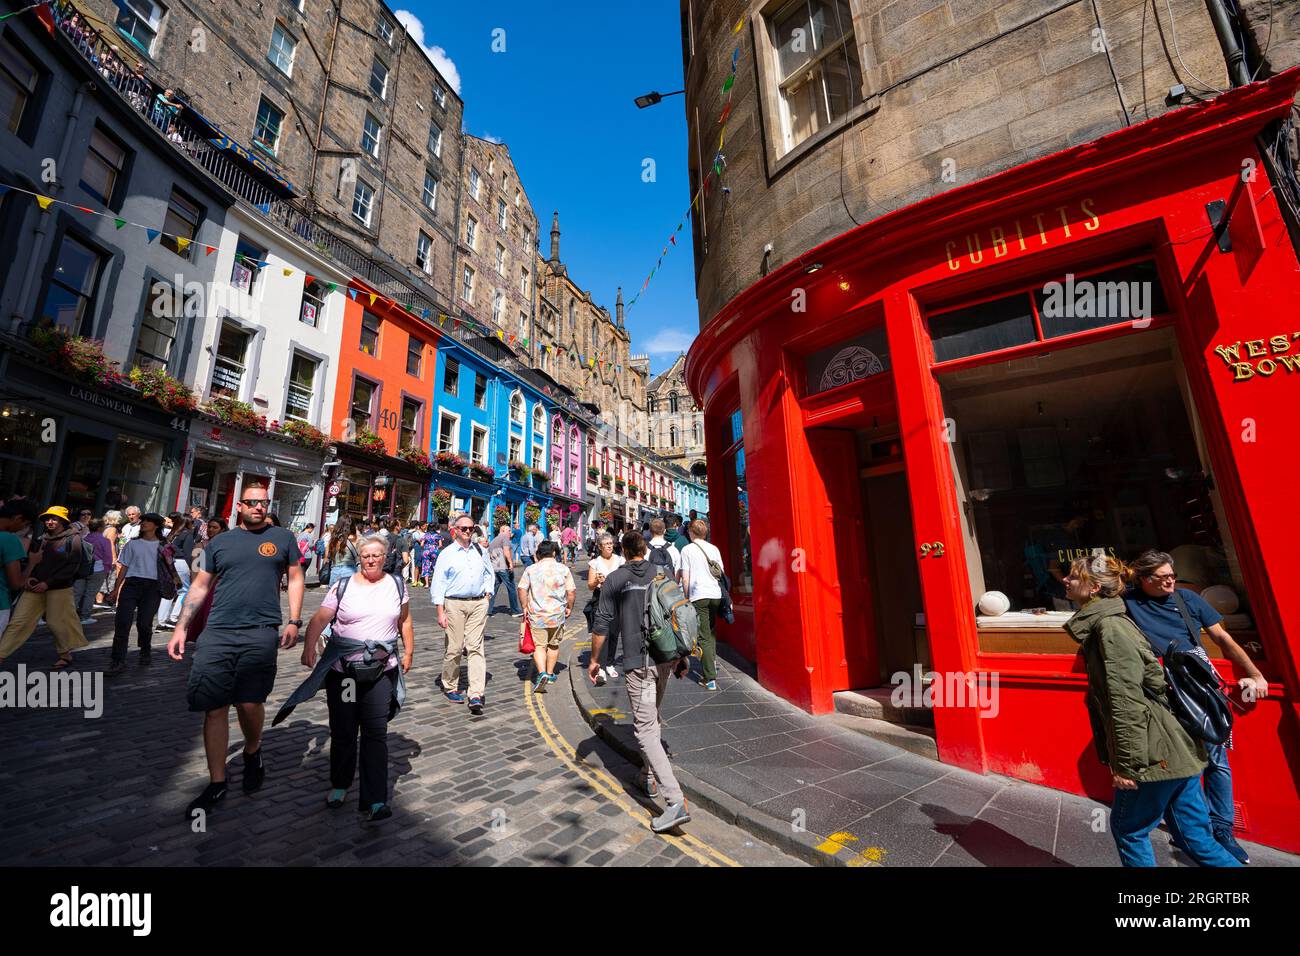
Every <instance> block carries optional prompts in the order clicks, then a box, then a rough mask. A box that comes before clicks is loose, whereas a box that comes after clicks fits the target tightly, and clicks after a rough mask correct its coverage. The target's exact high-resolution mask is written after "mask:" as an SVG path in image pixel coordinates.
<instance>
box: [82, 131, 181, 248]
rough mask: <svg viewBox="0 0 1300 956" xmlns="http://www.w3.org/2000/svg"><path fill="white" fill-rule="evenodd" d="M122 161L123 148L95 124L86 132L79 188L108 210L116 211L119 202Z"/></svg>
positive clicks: (123, 162)
mask: <svg viewBox="0 0 1300 956" xmlns="http://www.w3.org/2000/svg"><path fill="white" fill-rule="evenodd" d="M126 158H127V151H126V147H124V146H122V145H121V144H120V143H118V141H117V140H115V139H114V138H113V137H111V136H109V135H108V133H106V132H104V130H103V129H101V128H100V126H99V124H98V123H96V124H95V128H94V129H93V130H91V133H90V146H89V148H88V149H87V150H86V161H85V163H84V164H82V167H81V188H82V189H84V190H86V192H88V193H89V194H90V195H92V196H94V197H95V198H96V199H98V200H99V201H100V203H102V204H103V205H105V206H108V207H109V208H110V209H116V208H118V207H119V206H120V203H118V202H116V200H117V199H118V198H120V195H119V194H120V191H119V189H118V186H119V184H120V180H121V178H122V173H123V171H124V170H125V169H126ZM165 229H166V227H164V230H165Z"/></svg>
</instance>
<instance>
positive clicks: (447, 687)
mask: <svg viewBox="0 0 1300 956" xmlns="http://www.w3.org/2000/svg"><path fill="white" fill-rule="evenodd" d="M451 531H452V534H453V535H454V536H455V540H454V541H453V542H452V543H451V544H450V545H448V546H447V547H445V548H443V549H442V551H441V552H440V553H439V555H438V563H437V564H435V565H434V567H433V580H432V581H431V582H430V583H429V594H430V596H431V597H432V598H433V606H434V607H436V608H437V609H438V626H439V627H441V628H442V629H443V631H444V632H445V638H446V642H447V643H446V652H445V653H444V654H443V657H442V690H443V693H444V694H446V695H447V699H448V700H449V701H451V702H452V703H455V704H459V703H463V702H464V700H465V695H464V694H462V693H461V692H460V657H461V654H462V652H463V653H466V654H468V655H469V710H470V713H472V714H481V713H483V693H484V690H485V689H486V686H487V658H485V657H484V656H483V629H484V628H485V627H486V626H487V612H488V595H489V594H490V593H491V592H492V585H493V584H494V583H495V581H496V574H495V573H493V571H492V565H491V563H490V562H489V561H488V557H487V555H486V554H485V553H484V552H483V549H482V548H480V547H479V546H478V545H476V544H472V543H471V539H472V536H473V534H474V520H473V519H472V518H470V516H469V515H465V514H462V515H459V516H458V517H457V518H456V519H455V520H454V521H453V522H452V523H451Z"/></svg>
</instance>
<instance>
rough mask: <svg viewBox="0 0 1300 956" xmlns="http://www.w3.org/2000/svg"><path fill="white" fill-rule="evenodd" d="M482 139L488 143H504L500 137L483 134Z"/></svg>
mask: <svg viewBox="0 0 1300 956" xmlns="http://www.w3.org/2000/svg"><path fill="white" fill-rule="evenodd" d="M483 139H485V140H487V141H488V142H489V143H504V142H505V140H504V139H502V138H501V137H500V136H493V135H492V134H491V133H484V134H483Z"/></svg>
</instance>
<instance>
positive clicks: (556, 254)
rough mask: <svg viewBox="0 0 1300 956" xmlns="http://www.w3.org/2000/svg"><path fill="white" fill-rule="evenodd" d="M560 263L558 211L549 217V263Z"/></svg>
mask: <svg viewBox="0 0 1300 956" xmlns="http://www.w3.org/2000/svg"><path fill="white" fill-rule="evenodd" d="M559 264H560V211H559V210H558V209H557V210H555V214H554V215H553V216H552V217H551V265H553V266H557V265H559Z"/></svg>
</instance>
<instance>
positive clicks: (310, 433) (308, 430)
mask: <svg viewBox="0 0 1300 956" xmlns="http://www.w3.org/2000/svg"><path fill="white" fill-rule="evenodd" d="M280 434H281V435H283V436H284V437H285V438H289V439H292V440H293V441H296V442H297V443H298V444H299V445H302V446H304V447H306V448H314V449H316V450H317V451H324V449H325V448H326V446H328V445H329V443H330V437H329V435H326V434H325V433H324V432H323V431H321V430H320V429H319V428H317V427H316V426H315V425H311V424H309V423H307V422H304V421H300V420H298V419H296V418H290V419H287V420H286V421H285V422H284V424H282V425H281V426H280Z"/></svg>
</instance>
